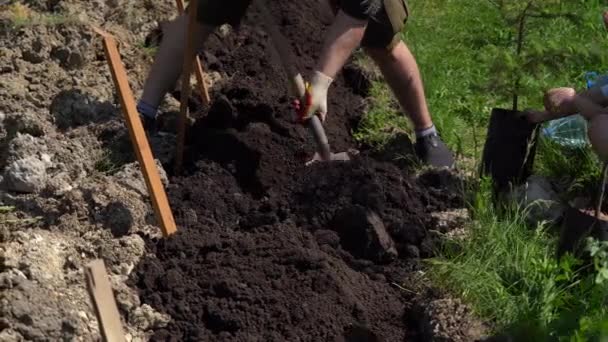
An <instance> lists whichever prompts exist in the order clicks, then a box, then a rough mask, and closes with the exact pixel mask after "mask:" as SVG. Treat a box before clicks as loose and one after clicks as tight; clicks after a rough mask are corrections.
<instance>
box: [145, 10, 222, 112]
mask: <svg viewBox="0 0 608 342" xmlns="http://www.w3.org/2000/svg"><path fill="white" fill-rule="evenodd" d="M187 26H188V16H187V15H180V16H179V17H178V18H176V19H175V20H174V21H172V22H171V23H169V24H168V25H167V27H166V30H165V32H164V37H163V40H162V43H161V45H160V47H159V49H158V52H157V54H156V57H155V58H154V63H153V64H152V67H151V69H150V72H149V74H148V78H147V79H146V82H145V84H144V90H143V94H142V96H141V99H140V101H139V103H138V110H139V112H140V114H142V115H144V116H146V117H147V118H154V117H155V116H156V111H157V108H158V106H159V105H160V103H161V102H162V100H163V98H164V97H165V95H166V94H167V92H169V91H170V90H171V89H172V88H173V87H175V84H176V83H177V80H178V79H179V77H180V75H181V72H182V67H183V59H184V53H185V52H184V50H185V47H186V30H187ZM213 30H214V27H210V26H205V25H201V24H199V23H196V29H195V37H196V41H195V50H196V51H197V52H198V51H201V50H202V48H203V45H204V43H205V41H206V40H207V38H208V37H209V36H210V35H211V33H212V32H213Z"/></svg>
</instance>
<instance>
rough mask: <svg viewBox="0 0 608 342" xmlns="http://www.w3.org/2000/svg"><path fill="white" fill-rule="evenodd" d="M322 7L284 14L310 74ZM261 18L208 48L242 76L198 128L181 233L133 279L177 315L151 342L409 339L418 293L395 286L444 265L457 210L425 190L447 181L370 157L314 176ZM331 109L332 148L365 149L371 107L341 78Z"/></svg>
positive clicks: (174, 189)
mask: <svg viewBox="0 0 608 342" xmlns="http://www.w3.org/2000/svg"><path fill="white" fill-rule="evenodd" d="M322 2H323V1H319V4H317V3H316V1H314V2H313V1H311V2H308V1H306V2H304V1H298V2H291V1H289V2H288V1H272V2H271V10H272V12H273V13H274V14H275V15H276V17H277V18H278V19H277V20H278V21H279V22H280V23H281V25H282V26H283V27H282V31H283V32H284V33H285V34H286V35H287V36H288V38H290V39H291V40H292V41H293V42H295V44H297V46H296V48H297V50H298V54H299V56H300V59H299V63H301V65H300V66H301V67H302V70H306V69H304V68H305V67H306V68H310V66H311V65H313V59H314V58H315V57H316V54H317V53H318V51H319V49H320V44H321V40H320V38H321V37H322V36H323V30H324V28H325V27H324V24H323V23H321V22H320V21H319V19H318V18H323V15H324V14H323V13H322V10H321V9H322V8H324V7H323V6H322V5H320V4H321V3H322ZM293 13H297V15H293ZM288 14H289V15H288ZM258 19H259V18H258V17H257V13H255V12H254V11H250V13H249V15H248V17H247V20H246V21H245V23H244V25H243V27H242V28H241V31H240V33H238V34H235V35H232V36H230V37H229V38H228V39H225V40H223V41H222V42H220V41H219V40H213V41H212V42H211V43H210V44H209V46H210V47H209V50H208V51H207V52H208V55H213V56H215V58H217V60H218V61H219V62H216V63H215V64H214V65H215V66H216V67H217V68H221V70H222V71H223V72H226V73H227V74H228V75H232V76H233V77H231V78H230V79H229V80H228V81H226V82H225V83H224V84H222V85H218V86H217V87H216V88H215V89H214V90H213V98H214V99H215V102H214V104H213V105H212V106H211V108H210V109H209V111H208V114H207V115H206V116H204V117H202V118H201V119H199V120H198V121H197V122H196V123H195V124H194V125H193V127H191V128H190V134H189V139H188V144H189V148H188V155H187V158H186V160H187V161H188V164H187V172H186V173H185V174H184V175H180V176H174V177H173V179H172V181H171V185H170V187H169V189H168V195H169V198H170V202H171V205H172V207H173V208H174V212H175V214H176V218H177V221H178V224H179V232H178V233H177V234H176V235H175V236H173V237H171V238H169V239H166V240H158V241H148V252H149V255H150V257H148V258H146V259H144V260H143V261H142V262H141V263H140V264H139V265H138V266H137V268H136V270H135V271H134V272H133V275H134V276H133V278H132V285H133V286H135V287H137V288H138V289H139V291H140V297H141V299H142V302H144V303H147V304H149V305H151V306H153V307H154V308H155V309H157V310H159V311H161V312H164V313H167V314H169V315H171V317H172V321H171V323H169V325H168V326H167V327H165V328H162V329H157V330H156V332H155V334H154V336H153V338H152V340H155V341H177V340H184V341H216V340H217V341H404V340H408V336H409V337H411V336H412V334H413V332H410V331H409V330H408V328H407V325H406V320H405V316H406V312H407V310H408V304H407V302H406V298H405V297H404V296H406V295H408V294H407V293H406V292H403V291H401V290H399V289H397V288H396V287H394V286H392V285H391V283H392V282H397V283H402V282H403V280H404V279H405V278H407V276H408V273H409V272H412V271H413V270H416V269H417V268H418V263H417V260H418V259H419V257H428V256H430V255H432V253H433V246H434V238H433V236H432V234H431V233H430V232H429V230H430V229H432V228H433V227H434V225H435V222H434V221H433V219H432V218H431V216H430V215H429V214H430V213H431V212H432V211H436V210H443V209H446V207H447V206H457V205H458V203H457V202H458V201H457V200H454V199H453V198H450V197H446V195H444V194H441V191H439V190H438V191H436V192H433V191H431V192H429V191H427V190H426V189H425V188H424V187H423V186H424V185H433V186H436V187H440V186H442V184H439V183H441V182H439V183H437V182H438V181H437V179H440V178H437V177H439V176H437V177H435V178H433V177H434V176H431V177H430V178H429V179H427V180H422V181H416V180H414V179H413V178H412V176H411V175H409V174H408V172H407V171H406V170H405V169H403V168H400V167H398V166H397V165H396V164H392V163H389V162H385V161H380V160H377V159H374V158H372V157H369V154H368V153H367V152H366V151H363V153H362V155H360V156H358V157H357V158H355V160H353V161H351V162H334V163H331V164H315V165H313V166H310V167H304V165H303V160H304V159H303V158H304V157H307V156H310V155H311V153H312V152H313V151H312V148H313V146H314V144H313V143H312V141H311V140H310V139H309V137H308V135H307V134H308V133H307V131H306V130H305V129H304V128H302V127H299V126H296V125H293V124H292V123H291V122H290V117H291V109H290V105H289V103H290V99H289V97H288V95H287V87H286V83H285V78H284V76H283V73H282V71H281V70H280V67H279V64H277V63H271V62H270V58H269V56H270V52H269V45H268V39H267V37H266V35H265V33H264V32H263V31H261V29H260V28H259V27H258V26H256V22H258ZM303 33H305V34H303ZM214 39H215V38H214ZM330 99H331V100H330V104H329V106H330V108H331V113H330V114H329V117H328V121H327V123H326V124H325V127H326V129H327V134H328V137H329V138H330V143H331V144H332V147H333V149H334V150H336V151H341V150H346V149H347V148H349V147H355V142H354V141H353V138H352V136H351V135H350V132H351V129H353V128H354V127H356V123H357V122H358V117H360V115H361V113H362V111H361V108H362V107H361V106H362V103H363V101H362V98H361V97H359V96H357V95H354V94H353V92H352V91H351V89H349V88H348V87H347V86H346V85H345V83H344V80H343V79H342V78H340V77H339V78H338V79H337V80H336V82H335V85H334V86H333V87H332V89H331V91H330ZM404 148H406V149H407V148H408V147H407V146H405V147H404ZM384 157H386V156H384ZM383 159H384V158H383ZM436 178H437V179H436ZM424 182H427V184H425V183H424ZM428 182H430V183H433V182H434V183H433V184H430V183H428ZM435 183H437V184H435Z"/></svg>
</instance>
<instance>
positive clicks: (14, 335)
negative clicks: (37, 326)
mask: <svg viewBox="0 0 608 342" xmlns="http://www.w3.org/2000/svg"><path fill="white" fill-rule="evenodd" d="M23 340H24V339H23V336H22V335H21V334H19V333H18V332H16V331H14V330H12V329H3V330H2V332H0V341H3V342H20V341H23Z"/></svg>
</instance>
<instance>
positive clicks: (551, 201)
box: [509, 175, 566, 225]
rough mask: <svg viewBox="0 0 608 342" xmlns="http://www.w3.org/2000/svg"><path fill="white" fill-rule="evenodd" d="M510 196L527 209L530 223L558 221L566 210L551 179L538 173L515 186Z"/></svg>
mask: <svg viewBox="0 0 608 342" xmlns="http://www.w3.org/2000/svg"><path fill="white" fill-rule="evenodd" d="M509 197H511V199H512V200H515V201H516V202H517V203H519V204H520V206H522V207H523V208H524V209H525V213H526V221H527V223H528V224H530V225H536V224H538V223H540V222H543V221H545V222H549V223H556V222H558V221H559V220H560V219H561V218H562V216H563V215H564V213H565V210H566V207H565V206H564V205H563V204H562V203H561V202H560V200H559V197H558V195H557V193H556V192H555V190H553V187H552V185H551V183H550V181H549V180H548V179H546V178H544V177H542V176H538V175H532V176H530V177H529V178H528V180H527V181H526V183H524V184H522V185H521V186H519V187H517V188H515V189H514V190H513V192H512V193H510V194H509Z"/></svg>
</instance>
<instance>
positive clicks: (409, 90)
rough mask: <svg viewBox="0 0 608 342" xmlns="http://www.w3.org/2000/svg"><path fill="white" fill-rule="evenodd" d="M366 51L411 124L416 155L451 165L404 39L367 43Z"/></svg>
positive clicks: (443, 164)
mask: <svg viewBox="0 0 608 342" xmlns="http://www.w3.org/2000/svg"><path fill="white" fill-rule="evenodd" d="M366 52H367V53H368V54H369V56H370V57H371V58H372V59H373V60H374V61H375V62H376V64H377V65H378V67H379V68H380V71H382V75H383V76H384V79H385V80H386V82H387V83H388V85H389V87H390V88H391V89H392V91H393V94H395V97H396V98H397V100H398V101H399V104H400V105H401V107H402V108H403V111H404V112H405V113H406V115H408V116H409V118H410V119H411V120H412V123H413V124H414V129H415V131H416V144H415V146H414V147H415V150H416V154H417V155H418V157H419V158H420V159H421V160H422V161H423V162H424V163H426V164H428V165H432V166H436V167H442V166H446V167H452V165H453V164H454V157H453V155H452V152H451V151H450V150H449V149H448V147H447V146H446V145H445V144H444V143H443V141H441V139H440V138H439V136H438V134H437V130H436V129H435V125H433V121H432V119H431V114H430V112H429V109H428V105H427V102H426V97H425V93H424V85H423V83H422V77H421V76H420V70H419V69H418V64H417V63H416V59H415V58H414V56H413V55H412V53H411V52H410V50H409V49H408V48H407V46H406V45H405V43H403V42H402V41H399V42H398V43H397V44H396V45H395V46H393V47H392V49H387V48H369V47H367V48H366Z"/></svg>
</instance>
